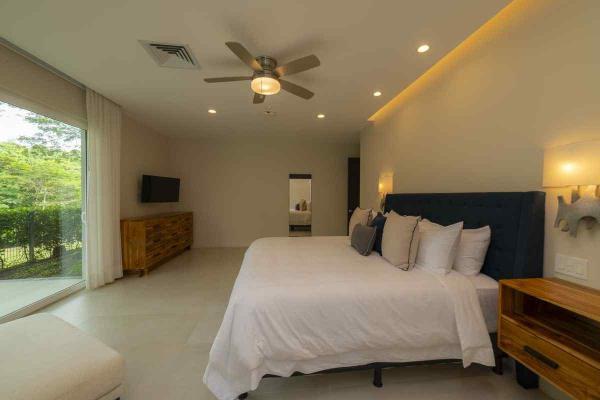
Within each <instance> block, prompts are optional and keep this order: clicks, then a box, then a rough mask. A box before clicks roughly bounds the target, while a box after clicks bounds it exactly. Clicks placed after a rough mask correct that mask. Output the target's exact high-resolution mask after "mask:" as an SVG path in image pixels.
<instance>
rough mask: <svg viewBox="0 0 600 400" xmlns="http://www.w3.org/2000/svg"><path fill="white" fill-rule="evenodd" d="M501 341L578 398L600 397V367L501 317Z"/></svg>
mask: <svg viewBox="0 0 600 400" xmlns="http://www.w3.org/2000/svg"><path fill="white" fill-rule="evenodd" d="M499 332H500V334H499V336H498V344H499V346H500V348H501V349H503V350H504V351H505V352H506V353H508V354H509V355H510V356H512V357H514V358H515V359H516V360H518V361H519V362H521V363H522V364H524V365H525V366H527V367H528V368H530V369H531V370H533V371H534V372H536V373H538V374H540V375H541V376H543V377H544V378H546V379H548V380H550V381H551V382H553V383H554V384H555V385H557V386H558V387H560V388H562V389H563V390H565V391H566V392H568V393H570V394H571V395H573V396H575V398H577V399H597V398H600V370H598V369H596V368H595V367H593V366H592V365H590V364H588V363H586V362H585V361H582V360H580V359H579V358H577V357H574V356H572V355H571V354H569V353H567V352H565V351H563V350H562V349H560V348H559V347H557V346H555V345H554V344H552V343H550V342H548V341H546V340H544V339H543V338H540V337H538V336H535V335H533V334H532V333H530V332H529V331H527V330H526V329H523V328H521V327H520V326H518V325H516V324H514V323H513V322H512V321H511V320H510V319H508V318H507V317H505V316H502V317H501V319H500V330H499Z"/></svg>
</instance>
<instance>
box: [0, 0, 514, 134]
mask: <svg viewBox="0 0 600 400" xmlns="http://www.w3.org/2000/svg"><path fill="white" fill-rule="evenodd" d="M509 2H510V0H485V1H481V0H453V1H445V0H372V1H364V0H363V1H358V0H351V1H350V2H349V1H347V0H346V1H342V0H336V1H333V0H327V1H323V0H319V1H317V0H302V1H297V0H293V1H292V0H277V1H275V0H252V1H226V0H222V1H198V0H193V1H192V0H170V1H165V0H103V1H81V0H53V1H42V0H38V1H23V0H2V1H1V2H0V3H1V4H0V36H2V37H4V38H5V39H7V40H8V41H10V42H12V43H14V44H15V45H17V46H19V47H21V48H22V49H24V50H26V51H28V52H30V53H32V54H33V55H35V56H37V57H38V58H40V59H42V60H44V61H45V62H47V63H48V64H50V65H52V66H54V67H55V68H57V69H59V70H61V71H63V72H64V73H66V74H67V75H70V76H71V77H73V78H74V79H76V80H78V81H80V82H82V83H83V84H85V85H86V86H89V87H90V88H92V89H94V90H96V91H98V92H100V93H102V94H103V95H105V96H106V97H109V98H110V99H112V100H113V101H115V102H117V103H119V104H121V105H122V106H123V107H124V108H125V110H126V112H127V113H129V114H130V115H132V116H134V117H135V118H136V119H139V120H141V121H143V122H144V123H145V124H146V125H147V126H149V127H153V128H155V129H157V130H159V131H160V132H162V133H163V134H167V135H174V136H187V137H200V136H224V135H240V136H251V135H268V136H286V135H291V136H305V137H309V138H319V139H331V140H344V141H357V140H358V132H359V131H360V129H361V128H362V127H363V126H364V125H365V123H366V121H367V118H368V117H369V116H370V115H371V114H373V113H374V112H375V111H377V110H378V109H379V108H380V107H382V106H383V105H384V104H385V103H387V102H388V101H389V100H391V99H392V98H393V97H394V96H395V95H397V94H398V93H399V92H400V91H402V90H403V89H404V88H405V87H407V86H408V85H409V84H410V83H411V82H413V81H414V80H415V79H416V78H417V77H419V76H420V75H421V74H423V73H424V72H425V71H426V70H427V69H428V68H429V67H431V66H432V65H433V64H434V63H435V62H436V61H437V60H439V59H440V58H441V57H443V56H444V55H445V54H446V53H448V52H449V51H450V50H452V49H453V48H454V47H456V46H457V45H458V44H459V43H460V42H461V41H463V40H464V39H465V38H466V37H467V36H469V35H470V34H471V33H472V32H474V31H475V30H476V29H477V28H478V27H479V26H481V25H482V24H483V23H485V21H487V20H488V19H490V18H491V17H492V16H494V15H495V14H496V13H497V12H498V11H500V9H501V8H503V7H504V6H506V5H507V4H508V3H509ZM138 40H153V41H159V42H165V43H169V42H173V43H182V44H187V45H189V46H190V47H191V49H192V51H193V53H194V55H195V56H196V58H197V60H198V62H199V64H200V67H201V68H200V69H199V70H189V69H170V68H159V67H158V66H157V65H156V64H155V63H154V61H153V60H152V59H151V58H150V57H149V55H148V53H147V52H146V51H145V50H144V49H143V48H142V46H141V45H140V44H139V42H138ZM226 41H238V42H240V43H242V44H244V45H245V46H246V47H247V48H248V50H249V51H250V52H251V53H252V54H254V55H270V56H273V57H275V58H276V59H277V60H278V61H279V64H283V63H285V62H287V61H291V60H293V59H296V58H299V57H302V56H305V55H308V54H316V55H317V56H318V57H319V58H320V60H321V66H320V67H318V68H315V69H313V70H310V71H306V72H303V73H300V74H297V75H291V76H289V77H287V78H286V79H288V80H289V81H291V82H293V83H296V84H299V85H302V86H305V87H306V88H308V89H310V90H312V91H314V92H315V93H316V95H315V96H314V97H313V98H312V99H311V100H304V99H301V98H299V97H296V96H293V95H291V94H289V93H287V92H284V91H282V92H280V94H277V95H275V96H269V97H267V99H266V101H265V103H264V104H260V105H254V104H252V95H253V93H252V92H251V90H250V84H249V82H248V81H242V82H231V83H222V84H208V83H205V82H204V81H203V78H206V77H218V76H232V75H251V73H250V69H249V68H248V67H246V66H245V65H244V64H242V63H241V61H239V60H238V59H237V58H236V57H235V56H234V55H233V54H232V53H231V52H230V51H229V49H228V48H227V47H226V46H225V42H226ZM422 43H428V44H429V45H430V46H431V50H430V51H429V52H427V53H424V54H418V53H417V52H416V48H417V47H418V46H419V45H420V44H422ZM375 90H381V91H382V92H383V95H382V96H380V97H373V95H372V93H373V92H374V91H375ZM209 108H214V109H216V110H217V114H214V115H212V114H208V112H207V110H208V109H209ZM266 109H270V110H272V111H275V112H276V116H266V115H265V114H264V111H265V110H266ZM318 113H324V114H325V115H326V118H324V119H317V118H316V115H317V114H318Z"/></svg>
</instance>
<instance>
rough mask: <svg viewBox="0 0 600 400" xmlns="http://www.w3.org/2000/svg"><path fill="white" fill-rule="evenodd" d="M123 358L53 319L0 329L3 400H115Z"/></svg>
mask: <svg viewBox="0 0 600 400" xmlns="http://www.w3.org/2000/svg"><path fill="white" fill-rule="evenodd" d="M124 371H125V361H124V359H123V357H122V356H121V355H120V354H119V353H117V352H116V351H114V350H113V349H111V348H110V347H108V346H106V345H105V344H104V343H101V342H100V341H99V340H97V339H95V338H93V337H91V336H89V335H87V334H85V333H83V332H82V331H80V330H79V329H77V328H75V327H74V326H72V325H70V324H68V323H66V322H65V321H63V320H62V319H60V318H57V317H55V316H53V315H50V314H36V315H32V316H30V317H26V318H21V319H19V320H16V321H12V322H7V323H5V324H2V325H0V399H2V400H116V399H118V398H119V396H121V393H122V383H123V375H124Z"/></svg>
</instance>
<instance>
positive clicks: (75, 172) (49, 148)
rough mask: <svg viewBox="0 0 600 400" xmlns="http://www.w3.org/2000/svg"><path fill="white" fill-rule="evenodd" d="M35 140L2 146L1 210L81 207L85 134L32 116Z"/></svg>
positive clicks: (0, 156)
mask: <svg viewBox="0 0 600 400" xmlns="http://www.w3.org/2000/svg"><path fill="white" fill-rule="evenodd" d="M25 119H26V120H27V121H29V122H30V123H33V124H36V125H37V128H38V130H37V132H36V133H35V134H34V135H31V136H20V137H19V138H18V139H17V140H16V141H15V142H0V209H6V208H23V207H41V208H45V207H47V206H51V205H61V206H62V205H76V204H77V205H78V204H81V148H80V142H81V130H80V129H78V128H74V127H72V126H70V125H67V124H64V123H62V122H58V121H55V120H53V119H50V118H47V117H43V116H40V115H37V114H34V113H28V115H26V116H25Z"/></svg>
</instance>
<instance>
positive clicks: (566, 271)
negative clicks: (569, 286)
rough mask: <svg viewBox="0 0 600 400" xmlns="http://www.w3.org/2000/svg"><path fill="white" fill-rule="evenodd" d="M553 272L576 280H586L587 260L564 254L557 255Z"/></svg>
mask: <svg viewBox="0 0 600 400" xmlns="http://www.w3.org/2000/svg"><path fill="white" fill-rule="evenodd" d="M554 271H555V272H558V273H560V274H563V275H568V276H572V277H574V278H577V279H584V280H586V279H587V278H588V260H587V259H585V258H577V257H571V256H567V255H565V254H557V255H556V262H555V265H554Z"/></svg>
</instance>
